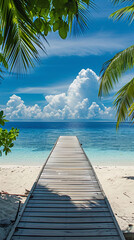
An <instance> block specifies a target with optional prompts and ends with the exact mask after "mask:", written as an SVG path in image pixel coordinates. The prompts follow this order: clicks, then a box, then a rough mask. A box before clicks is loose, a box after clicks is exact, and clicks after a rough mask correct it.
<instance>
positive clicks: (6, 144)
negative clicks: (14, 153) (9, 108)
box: [0, 111, 19, 156]
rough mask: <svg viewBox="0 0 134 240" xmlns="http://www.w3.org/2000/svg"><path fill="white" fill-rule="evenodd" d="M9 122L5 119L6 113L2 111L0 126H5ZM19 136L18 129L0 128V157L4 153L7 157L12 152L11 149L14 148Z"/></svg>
mask: <svg viewBox="0 0 134 240" xmlns="http://www.w3.org/2000/svg"><path fill="white" fill-rule="evenodd" d="M6 122H8V120H6V119H5V116H4V112H3V111H0V126H4V125H5V123H6ZM18 135H19V130H18V129H17V128H13V127H12V128H11V130H9V131H8V130H7V129H2V128H0V156H2V152H3V153H5V155H7V154H8V153H9V152H11V148H12V147H13V146H14V143H13V142H14V141H15V140H16V138H17V137H18Z"/></svg>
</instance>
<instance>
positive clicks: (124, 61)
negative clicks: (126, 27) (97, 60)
mask: <svg viewBox="0 0 134 240" xmlns="http://www.w3.org/2000/svg"><path fill="white" fill-rule="evenodd" d="M133 66H134V45H132V46H131V47H129V48H127V49H125V50H124V51H122V52H119V53H117V54H116V55H115V56H114V57H113V58H112V59H110V60H109V61H107V62H105V63H104V65H103V66H102V70H101V73H100V76H101V78H100V88H99V94H98V95H99V96H102V94H104V95H106V94H108V93H109V92H110V91H111V90H112V89H113V88H114V85H115V84H116V83H117V82H118V81H119V79H120V77H121V76H122V74H123V73H124V72H126V71H127V70H128V69H132V68H133Z"/></svg>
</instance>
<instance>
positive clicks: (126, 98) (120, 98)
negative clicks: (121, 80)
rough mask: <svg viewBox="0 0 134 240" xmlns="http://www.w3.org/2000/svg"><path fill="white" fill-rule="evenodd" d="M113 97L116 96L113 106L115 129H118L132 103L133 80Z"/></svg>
mask: <svg viewBox="0 0 134 240" xmlns="http://www.w3.org/2000/svg"><path fill="white" fill-rule="evenodd" d="M115 96H117V98H116V99H115V101H114V106H115V108H116V109H117V114H116V116H117V125H116V127H117V128H118V127H119V124H120V122H122V121H124V120H125V119H126V117H127V116H128V111H129V109H130V106H131V104H132V103H133V102H134V78H133V79H132V80H131V81H130V82H129V83H127V84H126V85H125V86H123V87H122V88H121V89H120V90H119V91H118V92H117V93H116V95H115Z"/></svg>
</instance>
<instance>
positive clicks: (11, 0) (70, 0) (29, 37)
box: [0, 0, 94, 72]
mask: <svg viewBox="0 0 134 240" xmlns="http://www.w3.org/2000/svg"><path fill="white" fill-rule="evenodd" d="M88 6H90V7H92V8H93V7H94V4H93V2H92V1H90V0H1V1H0V45H1V49H2V51H1V53H2V55H3V57H4V59H5V61H6V62H7V63H8V66H9V69H10V70H13V69H15V71H21V72H22V71H24V70H25V71H27V69H28V68H29V67H30V66H32V67H33V66H34V63H35V61H38V59H39V52H38V50H37V49H39V48H40V49H42V50H43V51H44V52H45V46H44V43H46V42H47V41H43V39H44V40H46V36H47V35H48V33H49V32H51V31H54V32H55V31H58V33H59V36H60V37H61V38H63V39H65V38H66V37H67V34H68V32H71V31H75V28H74V26H75V25H78V26H79V27H78V29H79V28H80V29H82V30H83V29H84V28H87V25H88V17H87V16H89V15H88V13H89V10H88V8H87V7H88ZM78 29H77V31H78ZM0 62H1V63H2V64H3V60H2V59H0Z"/></svg>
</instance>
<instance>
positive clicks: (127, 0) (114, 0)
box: [111, 0, 133, 5]
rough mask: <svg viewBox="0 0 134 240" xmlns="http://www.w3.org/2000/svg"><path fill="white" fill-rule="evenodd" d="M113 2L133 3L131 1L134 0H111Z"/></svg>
mask: <svg viewBox="0 0 134 240" xmlns="http://www.w3.org/2000/svg"><path fill="white" fill-rule="evenodd" d="M111 2H112V3H113V4H114V5H117V4H120V3H131V2H133V0H111Z"/></svg>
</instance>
